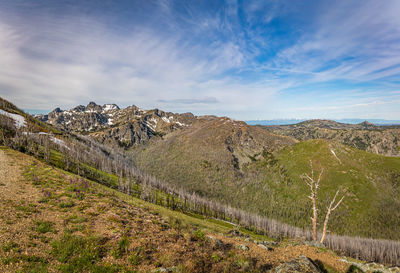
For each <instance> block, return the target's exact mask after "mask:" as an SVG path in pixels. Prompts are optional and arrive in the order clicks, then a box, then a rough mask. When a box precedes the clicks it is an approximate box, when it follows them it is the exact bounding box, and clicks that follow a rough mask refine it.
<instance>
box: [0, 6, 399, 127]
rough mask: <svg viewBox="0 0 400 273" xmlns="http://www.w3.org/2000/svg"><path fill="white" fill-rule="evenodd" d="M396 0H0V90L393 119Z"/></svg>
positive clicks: (41, 99)
mask: <svg viewBox="0 0 400 273" xmlns="http://www.w3.org/2000/svg"><path fill="white" fill-rule="evenodd" d="M399 14H400V1H397V0H385V1H376V0H373V1H370V0H365V1H352V0H346V1H322V0H321V1H290V0H287V1H277V0H276V1H268V0H266V1H231V0H230V1H214V0H210V1H184V0H181V1H172V0H171V1H170V0H146V1H132V0H131V1H128V0H127V1H111V0H103V1H95V0H90V1H89V0H87V1H85V0H81V1H71V0H69V1H62V0H58V1H21V0H13V1H0V60H1V66H0V95H1V96H2V97H5V98H7V99H9V100H11V101H13V102H14V103H16V104H17V105H18V106H19V107H21V108H24V109H39V110H51V109H53V108H55V107H57V106H60V107H61V108H64V109H66V108H71V107H74V106H75V105H78V104H87V103H88V102H89V101H92V100H93V101H96V102H97V103H101V104H103V103H117V104H118V105H120V106H128V105H132V104H135V105H138V106H140V107H142V108H145V109H146V108H155V107H157V108H160V109H163V110H168V111H172V112H187V111H190V112H193V113H195V114H215V115H223V116H229V117H232V118H236V119H243V120H249V119H276V118H299V119H302V118H334V119H340V118H365V119H368V118H369V119H371V118H385V119H400V16H399Z"/></svg>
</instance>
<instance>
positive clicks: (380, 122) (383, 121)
mask: <svg viewBox="0 0 400 273" xmlns="http://www.w3.org/2000/svg"><path fill="white" fill-rule="evenodd" d="M307 120H311V119H269V120H246V121H245V122H246V123H247V124H248V125H290V124H296V123H300V122H303V121H307ZM331 120H333V121H336V122H340V123H348V124H360V123H363V122H365V121H367V122H370V123H373V124H375V125H398V124H400V120H387V119H360V118H354V119H331Z"/></svg>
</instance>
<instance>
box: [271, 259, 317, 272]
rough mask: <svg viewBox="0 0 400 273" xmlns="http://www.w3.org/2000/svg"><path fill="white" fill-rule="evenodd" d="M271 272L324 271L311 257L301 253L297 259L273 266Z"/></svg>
mask: <svg viewBox="0 0 400 273" xmlns="http://www.w3.org/2000/svg"><path fill="white" fill-rule="evenodd" d="M270 272H271V273H322V272H323V271H322V270H321V269H319V267H318V266H317V265H316V264H315V263H314V262H313V261H312V260H311V259H309V258H307V257H306V256H304V255H300V256H299V257H298V258H297V259H294V260H291V261H289V262H286V263H283V264H281V265H280V266H277V267H275V268H273V269H272V270H271V271H270Z"/></svg>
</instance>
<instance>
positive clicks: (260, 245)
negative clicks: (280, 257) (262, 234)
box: [257, 244, 274, 251]
mask: <svg viewBox="0 0 400 273" xmlns="http://www.w3.org/2000/svg"><path fill="white" fill-rule="evenodd" d="M257 246H258V247H260V248H262V249H264V250H266V251H273V250H274V248H272V247H270V246H266V245H263V244H258V245H257Z"/></svg>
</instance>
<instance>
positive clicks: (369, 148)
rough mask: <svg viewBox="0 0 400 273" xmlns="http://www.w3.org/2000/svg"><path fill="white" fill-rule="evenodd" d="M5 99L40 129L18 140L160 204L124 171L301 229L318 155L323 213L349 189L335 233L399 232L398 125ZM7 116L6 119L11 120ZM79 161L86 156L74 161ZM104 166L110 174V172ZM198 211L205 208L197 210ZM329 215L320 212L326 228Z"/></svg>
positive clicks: (333, 224) (395, 235) (306, 223)
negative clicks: (40, 109) (50, 105)
mask: <svg viewBox="0 0 400 273" xmlns="http://www.w3.org/2000/svg"><path fill="white" fill-rule="evenodd" d="M3 104H4V105H5V106H3V108H2V109H3V111H5V112H7V113H9V114H8V115H9V117H15V116H11V115H19V116H20V117H21V118H25V121H29V122H27V124H28V125H27V126H28V127H29V128H33V129H29V132H32V133H25V134H22V135H21V134H20V135H18V134H17V135H16V136H15V138H14V139H15V140H14V142H13V143H14V144H13V145H14V146H13V147H15V148H17V149H20V150H24V151H28V152H29V153H33V154H37V155H38V156H41V157H42V158H44V159H46V157H48V158H49V160H50V162H51V163H52V164H54V165H55V166H59V167H62V168H66V167H68V166H69V167H68V168H69V170H74V171H77V172H78V173H80V174H84V175H85V176H86V177H89V178H90V179H96V181H100V182H101V183H103V184H105V185H108V186H110V187H114V188H120V189H123V190H125V191H128V192H139V195H140V196H143V198H145V199H146V200H148V199H149V198H150V199H153V198H155V200H156V202H158V201H157V200H158V198H159V197H157V196H160V192H155V193H150V194H149V193H146V187H147V186H146V184H142V185H140V186H129V185H130V184H129V183H128V182H127V181H126V180H124V179H123V177H124V173H126V174H129V173H130V172H131V169H132V170H133V171H134V173H135V174H134V176H133V177H141V178H140V179H142V180H143V179H144V180H145V181H146V179H150V180H151V179H153V180H154V181H155V183H153V184H152V185H156V187H158V188H159V189H160V190H162V192H168V194H169V193H171V192H178V193H179V196H180V197H179V198H181V200H185V201H184V202H183V201H182V202H183V204H186V200H187V198H188V197H189V196H195V200H203V199H202V198H204V199H205V200H210V202H211V204H215V206H216V207H218V206H227V207H229V208H232V209H233V211H234V209H241V210H243V212H240V213H244V212H246V213H250V215H254V217H268V218H269V219H273V220H274V221H275V220H278V221H279V222H280V223H283V224H289V225H291V226H296V227H299V228H302V229H304V230H307V229H309V228H310V220H309V216H310V212H311V204H310V202H309V199H308V198H307V196H308V195H309V190H308V188H307V185H306V184H305V183H304V181H303V180H302V178H301V177H302V175H303V174H305V173H308V174H309V173H310V172H311V169H310V164H309V163H310V161H312V162H313V166H314V168H315V169H314V171H315V172H317V173H319V172H321V171H322V170H324V172H323V176H322V179H323V180H322V182H321V187H320V191H319V200H320V201H319V202H318V210H319V211H321V212H324V211H325V210H326V206H327V205H328V203H329V202H330V200H331V198H332V196H333V195H334V194H335V192H336V190H337V189H338V188H341V189H343V190H344V192H345V199H344V202H343V204H342V205H341V206H340V207H339V208H338V209H337V211H335V213H334V214H333V215H332V216H331V219H330V224H329V232H330V233H333V234H339V235H347V236H361V237H368V238H376V239H390V240H399V239H400V230H399V227H400V222H399V219H400V214H399V212H400V157H398V154H397V152H396V151H398V149H399V148H398V147H399V143H398V136H399V135H398V132H399V131H398V130H399V128H397V127H396V126H378V125H374V124H371V123H368V122H363V123H361V124H344V123H338V122H335V121H330V120H310V121H305V122H301V123H299V124H295V125H286V126H285V125H282V126H251V125H248V124H247V123H245V122H243V121H237V120H233V119H230V118H227V117H216V116H195V115H193V114H191V113H184V114H176V113H170V112H164V111H161V110H159V109H152V110H143V109H140V108H139V107H137V106H130V107H127V108H124V109H121V108H119V107H118V106H117V105H115V104H106V105H97V104H96V103H94V102H91V103H89V104H88V105H87V106H77V107H75V108H73V109H71V110H61V109H59V108H56V109H55V110H54V111H52V112H50V113H49V114H47V115H38V116H36V118H38V119H35V118H32V117H30V116H29V115H27V114H24V113H23V112H21V111H19V110H18V109H17V108H13V107H11V106H10V105H9V104H7V103H6V102H4V103H3ZM21 118H19V119H21ZM7 120H8V121H7ZM3 122H5V124H9V123H10V122H12V118H11V120H10V119H9V118H6V119H5V121H3ZM7 126H8V125H7ZM7 126H6V128H7ZM35 126H36V127H35ZM35 128H36V129H35ZM39 128H42V129H39ZM7 130H8V129H7ZM7 130H3V131H2V134H3V135H6V136H10V137H11V136H12V132H11V131H7ZM13 130H14V129H13ZM46 135H48V136H49V140H50V142H52V144H51V146H50V150H49V151H47V150H46V149H47V148H44V149H42V150H41V149H39V148H34V149H32V148H29V149H28V150H27V148H26V147H25V145H26V143H31V142H30V141H31V140H29V139H28V140H25V137H26V136H32V137H38V138H39V139H38V141H39V142H38V143H42V144H40V145H43V143H44V144H45V143H46V142H45V141H44V140H43V139H42V137H43V136H46ZM60 143H61V144H62V145H64V146H62V145H61V144H60ZM57 146H58V148H57V149H56V147H57ZM67 150H69V151H67ZM46 151H47V152H46ZM65 152H67V154H68V153H71V152H72V154H76V159H74V157H75V156H70V155H68V156H65V155H63V153H65ZM46 153H48V155H47V156H46ZM108 158H112V161H109V159H108ZM77 159H79V161H82V162H86V163H84V164H81V163H79V162H78V163H71V160H72V162H74V161H73V160H77ZM121 164H122V165H121ZM92 166H94V167H95V168H100V169H101V170H102V172H98V171H95V169H93V167H92ZM104 171H106V172H111V173H112V174H113V175H111V176H108V175H105V173H104ZM137 173H139V174H140V176H138V175H137ZM134 179H136V178H134ZM121 183H122V184H121ZM126 183H128V184H129V185H128V184H126ZM142 183H143V182H142ZM146 183H147V182H146ZM161 196H162V195H161ZM168 200H169V198H168ZM170 202H171V201H168V203H167V204H171V203H170ZM201 202H203V201H201ZM213 206H214V205H213ZM200 208H201V207H200ZM192 209H195V210H196V211H198V209H199V207H197V205H196V206H193V207H192ZM205 212H207V210H205ZM225 212H226V211H225ZM225 212H224V213H225ZM223 215H224V214H223ZM241 217H242V216H241ZM243 217H244V219H247V218H246V217H247V216H243ZM252 217H253V216H252ZM241 219H243V218H241ZM249 219H253V218H249ZM256 219H257V218H256ZM322 221H323V218H322V217H320V219H319V220H318V226H319V227H320V226H322V224H323V223H322ZM349 242H350V241H349ZM395 255H396V254H395Z"/></svg>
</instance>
